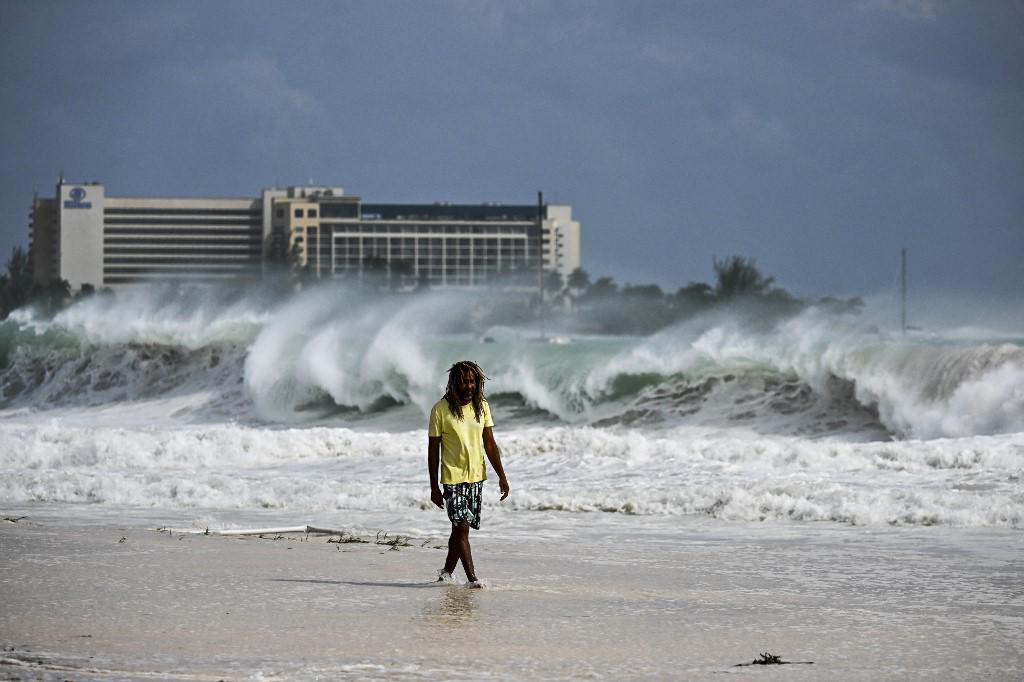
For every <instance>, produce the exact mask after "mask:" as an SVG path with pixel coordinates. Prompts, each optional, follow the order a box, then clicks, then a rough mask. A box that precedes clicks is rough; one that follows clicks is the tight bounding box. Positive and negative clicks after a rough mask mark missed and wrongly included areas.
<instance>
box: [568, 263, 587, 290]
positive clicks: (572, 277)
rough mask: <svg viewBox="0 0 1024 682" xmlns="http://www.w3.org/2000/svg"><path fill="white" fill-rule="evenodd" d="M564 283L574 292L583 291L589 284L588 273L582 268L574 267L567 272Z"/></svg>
mask: <svg viewBox="0 0 1024 682" xmlns="http://www.w3.org/2000/svg"><path fill="white" fill-rule="evenodd" d="M566 284H567V285H569V288H570V289H572V290H573V291H575V292H580V291H583V290H584V289H586V288H587V287H589V286H590V275H588V274H587V271H586V270H584V269H583V268H576V269H575V270H573V271H572V272H570V273H569V278H568V279H567V280H566Z"/></svg>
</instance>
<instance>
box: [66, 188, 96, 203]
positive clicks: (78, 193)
mask: <svg viewBox="0 0 1024 682" xmlns="http://www.w3.org/2000/svg"><path fill="white" fill-rule="evenodd" d="M85 195H86V192H85V189H83V188H82V187H72V188H71V191H70V192H68V197H70V198H69V199H65V200H64V208H92V202H91V201H83V199H85Z"/></svg>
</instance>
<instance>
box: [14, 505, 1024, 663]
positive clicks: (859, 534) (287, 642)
mask: <svg viewBox="0 0 1024 682" xmlns="http://www.w3.org/2000/svg"><path fill="white" fill-rule="evenodd" d="M69 511H70V510H68V509H67V508H64V509H54V508H46V507H38V508H32V507H29V508H20V509H17V510H13V512H10V511H9V512H5V516H8V517H10V518H17V516H20V515H25V518H21V519H19V520H18V521H17V522H11V521H6V522H4V523H3V524H2V525H0V576H2V577H0V586H2V595H3V599H2V601H3V607H2V609H0V642H2V644H3V647H4V652H3V664H2V665H0V671H2V674H3V675H4V677H5V679H44V680H60V679H126V680H143V679H145V680H150V679H183V680H221V679H224V680H247V679H273V680H293V679H294V680H316V679H333V678H351V679H382V680H389V679H426V678H429V679H551V680H555V679H717V678H718V676H719V675H722V674H729V675H739V676H747V677H749V676H756V678H757V679H846V680H856V679H863V680H877V679H944V680H949V679H963V680H979V679H993V680H999V679H1006V680H1010V679H1019V677H1020V673H1021V671H1022V670H1024V652H1022V650H1021V647H1020V642H1021V639H1020V638H1021V633H1022V632H1024V589H1022V583H1021V579H1020V578H1021V575H1024V560H1022V557H1024V555H1022V553H1021V552H1020V549H1021V541H1020V535H1019V532H1016V531H1006V530H985V531H978V530H972V531H958V530H956V529H934V528H929V529H881V530H879V529H870V530H865V529H863V528H852V527H849V528H842V527H835V526H826V525H823V524H802V525H799V526H797V525H794V524H789V525H783V524H735V523H723V522H718V521H714V520H689V521H686V522H683V523H679V522H678V520H675V522H672V523H652V522H651V520H650V519H641V520H639V521H637V519H635V518H634V519H632V520H631V519H630V518H629V517H622V516H621V515H619V518H616V519H615V520H614V521H613V522H612V523H610V524H609V523H608V522H604V523H602V524H601V525H591V526H589V527H588V524H586V523H585V522H583V523H581V522H578V521H577V522H575V523H576V525H575V527H574V528H573V529H571V533H569V535H571V537H572V539H571V540H567V539H566V536H565V535H563V536H562V537H560V538H558V539H546V538H545V537H544V534H545V533H544V530H545V529H550V528H552V527H554V526H556V525H558V524H560V523H562V522H561V521H560V520H559V519H558V518H551V516H552V515H546V514H544V513H538V514H537V517H538V518H537V522H538V523H537V524H536V525H537V527H538V528H539V529H541V532H540V534H538V535H537V536H534V537H531V535H530V533H529V532H527V531H526V530H525V529H520V531H519V532H517V533H513V534H511V535H512V536H511V537H509V536H508V535H509V534H506V536H505V537H502V536H501V535H499V534H497V533H488V532H487V531H486V530H482V531H480V532H479V533H475V534H474V553H475V558H476V560H477V565H478V567H479V569H480V571H481V576H482V577H483V579H484V580H485V582H486V583H487V586H486V587H485V589H483V590H473V589H469V588H467V587H464V586H462V585H450V586H448V585H437V584H434V583H432V582H431V580H432V577H433V576H434V575H436V570H437V568H438V567H439V566H440V564H441V563H442V562H443V556H444V551H443V549H440V547H441V546H443V544H444V541H445V538H444V537H443V536H442V535H434V536H409V537H404V536H401V534H396V533H390V532H389V533H388V534H387V535H386V536H384V535H381V536H379V537H378V535H377V534H376V533H373V532H370V531H361V532H360V531H355V532H354V534H348V535H346V536H345V537H346V538H348V539H349V540H351V539H352V538H353V537H359V538H361V539H362V540H365V541H366V542H351V541H349V542H344V543H339V542H337V541H336V540H337V539H338V536H328V535H315V534H310V535H306V534H303V533H287V534H267V535H264V536H263V537H256V536H237V537H226V536H217V535H203V534H195V533H188V534H183V533H176V532H167V531H158V530H156V529H155V528H156V527H157V526H156V525H150V524H149V521H151V520H152V519H150V518H146V514H145V513H140V514H138V515H137V516H135V517H134V520H133V517H132V516H131V515H126V516H125V517H124V520H122V521H120V522H114V521H112V520H110V519H109V518H108V519H106V520H103V521H100V522H97V521H95V520H92V521H82V520H77V521H76V520H75V517H74V515H73V514H71V513H69ZM150 514H152V512H150ZM518 519H519V520H520V521H521V522H523V523H525V524H527V525H530V524H531V521H532V519H530V518H529V517H528V516H526V517H523V516H522V515H519V517H518ZM171 520H172V521H177V520H179V519H174V518H171ZM334 525H337V524H334ZM396 537H397V538H398V540H397V541H396ZM328 540H334V541H332V542H328ZM378 542H383V543H390V544H378ZM457 577H458V578H462V577H463V576H461V574H460V575H458V576H457ZM765 652H767V653H772V654H776V655H779V656H780V657H781V658H782V659H783V660H785V661H789V662H792V663H794V665H764V666H762V665H757V666H745V667H744V666H738V665H737V664H742V663H751V662H752V661H753V660H754V659H756V658H758V657H759V655H760V654H761V653H765ZM805 662H808V663H805ZM797 663H799V664H797Z"/></svg>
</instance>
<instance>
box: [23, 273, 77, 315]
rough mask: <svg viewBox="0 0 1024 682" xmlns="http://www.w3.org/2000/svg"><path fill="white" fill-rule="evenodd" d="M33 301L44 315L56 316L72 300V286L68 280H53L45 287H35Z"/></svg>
mask: <svg viewBox="0 0 1024 682" xmlns="http://www.w3.org/2000/svg"><path fill="white" fill-rule="evenodd" d="M31 300H32V303H33V305H35V306H36V307H38V308H39V310H40V311H42V312H43V314H45V315H49V316H53V315H56V314H57V312H58V311H59V310H60V309H61V308H63V307H64V306H65V305H67V303H68V301H70V300H71V284H70V283H69V282H68V281H67V280H66V279H57V278H53V279H51V280H50V281H49V282H47V283H46V284H45V285H43V286H36V287H33V289H32V299H31Z"/></svg>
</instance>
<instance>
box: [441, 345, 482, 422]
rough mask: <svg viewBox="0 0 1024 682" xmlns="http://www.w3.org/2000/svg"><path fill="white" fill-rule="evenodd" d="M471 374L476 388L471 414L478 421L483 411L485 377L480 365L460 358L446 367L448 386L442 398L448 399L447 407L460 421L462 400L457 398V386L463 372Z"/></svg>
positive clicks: (459, 383)
mask: <svg viewBox="0 0 1024 682" xmlns="http://www.w3.org/2000/svg"><path fill="white" fill-rule="evenodd" d="M467 373H469V374H472V375H473V378H474V379H475V380H476V390H475V391H473V414H475V415H476V420H477V421H478V422H479V421H480V417H481V415H483V413H484V382H485V381H486V380H487V377H486V376H485V375H484V371H483V370H482V369H480V365H478V364H476V363H475V362H473V361H472V360H461V361H459V362H456V363H455V364H454V365H452V366H451V368H449V369H448V386H447V388H445V392H444V399H445V400H446V401H448V409H449V410H451V411H452V414H454V415H455V416H456V418H457V419H458V420H459V421H462V402H461V401H460V400H459V386H460V385H461V384H462V377H463V375H465V374H467Z"/></svg>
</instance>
